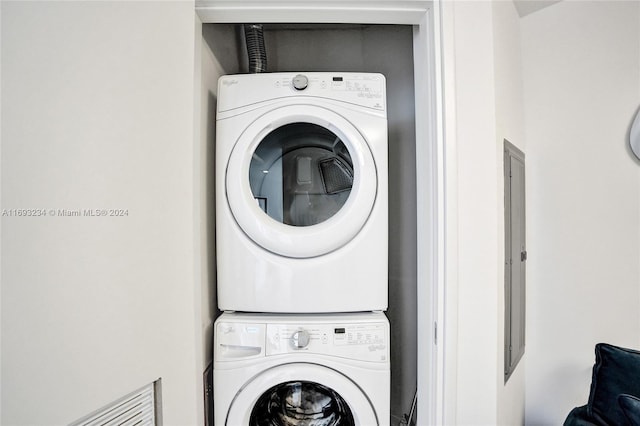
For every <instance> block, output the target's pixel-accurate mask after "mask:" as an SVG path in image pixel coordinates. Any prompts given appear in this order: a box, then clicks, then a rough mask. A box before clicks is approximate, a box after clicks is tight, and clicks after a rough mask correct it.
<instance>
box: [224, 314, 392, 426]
mask: <svg viewBox="0 0 640 426" xmlns="http://www.w3.org/2000/svg"><path fill="white" fill-rule="evenodd" d="M213 356H214V359H213V400H214V418H215V425H216V426H223V425H225V426H236V425H245V426H247V425H248V426H267V425H269V426H272V425H305V426H320V425H322V426H338V425H340V426H355V425H362V426H375V425H389V423H390V361H389V322H388V320H387V318H386V317H385V316H384V314H382V313H380V312H377V313H376V312H368V313H352V314H334V315H317V314H316V315H309V314H308V315H303V316H299V315H295V316H291V315H287V316H284V315H275V314H247V313H243V314H239V313H224V314H222V315H221V316H220V317H219V318H218V320H217V321H216V323H215V328H214V355H213Z"/></svg>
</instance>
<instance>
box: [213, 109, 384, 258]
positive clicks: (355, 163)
mask: <svg viewBox="0 0 640 426" xmlns="http://www.w3.org/2000/svg"><path fill="white" fill-rule="evenodd" d="M225 185H226V191H227V200H228V201H229V207H230V208H231V212H232V213H233V216H234V218H235V220H236V222H237V223H238V225H240V227H241V228H242V230H243V231H244V232H245V233H246V234H247V236H249V238H251V239H252V240H253V241H254V242H255V243H256V244H258V245H260V246H261V247H263V248H265V249H267V250H269V251H271V252H273V253H276V254H279V255H282V256H287V257H294V258H307V257H314V256H320V255H323V254H326V253H329V252H331V251H334V250H336V249H338V248H340V247H342V246H343V245H345V244H346V243H347V242H349V241H350V240H351V239H352V238H353V237H355V236H356V234H357V233H358V232H360V230H361V229H362V227H363V226H364V224H365V223H366V221H367V219H368V218H369V215H370V213H371V210H372V208H373V204H374V202H375V198H376V192H377V172H376V166H375V162H374V159H373V156H372V154H371V151H370V149H369V146H368V145H367V143H366V141H365V140H364V138H363V137H362V135H361V134H360V132H358V130H357V129H356V128H355V127H354V126H353V125H352V124H351V123H350V122H349V121H347V120H346V119H345V118H344V117H342V116H340V115H338V114H337V113H335V112H333V111H330V110H328V109H325V108H321V107H317V106H310V105H290V106H287V107H282V108H278V109H275V110H272V111H270V112H268V113H266V114H264V115H262V116H261V117H259V118H258V119H257V120H256V121H254V122H253V123H251V125H249V127H247V129H246V130H245V131H244V132H243V133H242V134H241V135H240V137H239V138H238V141H237V142H236V144H235V145H234V148H233V150H232V152H231V156H230V158H229V163H228V165H227V171H226V182H225Z"/></svg>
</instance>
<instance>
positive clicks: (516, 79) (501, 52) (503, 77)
mask: <svg viewBox="0 0 640 426" xmlns="http://www.w3.org/2000/svg"><path fill="white" fill-rule="evenodd" d="M520 38H521V37H520V17H519V16H518V13H517V11H516V8H515V6H514V4H513V2H511V1H494V2H493V53H494V56H493V59H494V71H495V74H494V75H495V93H496V145H495V151H494V152H495V155H496V163H497V165H498V168H499V170H497V173H498V176H497V182H496V185H497V191H498V199H497V205H496V209H497V215H498V235H497V237H498V251H497V254H498V258H497V259H496V267H497V268H498V283H497V284H498V308H497V309H498V312H497V313H498V341H497V344H498V352H497V363H498V364H497V369H498V373H499V374H498V377H497V381H498V384H497V388H498V397H497V398H498V420H497V424H500V425H519V424H523V423H524V407H525V369H526V368H527V367H526V359H527V350H526V349H525V355H524V357H523V358H522V359H521V360H520V362H519V364H518V366H517V367H516V369H515V370H514V371H513V373H512V374H511V376H510V377H509V381H508V382H507V383H506V384H505V383H504V375H503V372H504V349H503V348H504V343H503V342H504V326H503V324H504V317H505V292H504V256H505V253H504V226H505V225H504V213H503V212H504V174H503V170H504V164H503V162H504V159H503V149H504V140H505V139H507V140H508V141H509V142H511V143H512V144H514V145H515V146H517V147H518V148H520V150H522V151H523V152H524V153H525V157H526V155H527V153H526V151H527V150H526V141H525V135H524V101H523V85H522V57H521V52H520V49H521V46H520Z"/></svg>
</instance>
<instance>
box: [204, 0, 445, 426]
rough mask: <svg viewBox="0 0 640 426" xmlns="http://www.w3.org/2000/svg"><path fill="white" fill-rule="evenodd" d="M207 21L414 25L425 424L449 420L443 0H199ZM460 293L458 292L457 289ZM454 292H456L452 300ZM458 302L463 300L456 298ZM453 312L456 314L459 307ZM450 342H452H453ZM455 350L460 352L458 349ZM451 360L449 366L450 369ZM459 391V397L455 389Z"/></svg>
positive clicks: (421, 386)
mask: <svg viewBox="0 0 640 426" xmlns="http://www.w3.org/2000/svg"><path fill="white" fill-rule="evenodd" d="M196 12H197V14H198V17H199V18H200V20H201V21H202V23H205V24H206V23H242V22H259V23H351V24H354V23H357V24H396V25H412V26H413V28H414V31H413V49H414V76H415V78H414V80H415V112H416V162H417V168H416V180H417V182H416V188H417V189H416V190H417V194H416V196H417V220H418V223H417V243H418V247H417V257H418V271H417V285H418V289H417V295H418V301H417V307H418V354H417V355H418V377H417V383H418V402H417V411H418V413H420V424H421V425H427V424H433V425H438V424H444V423H445V421H446V419H445V417H448V416H446V415H445V413H447V412H450V407H451V404H455V401H452V400H451V399H448V400H447V401H446V406H445V389H446V390H447V393H448V394H449V395H450V396H453V397H454V395H452V394H451V390H452V389H455V383H448V382H450V381H451V380H446V381H447V383H446V385H447V387H446V388H445V377H447V378H448V377H450V376H451V375H450V374H447V375H445V354H446V355H447V357H448V358H449V359H455V358H454V356H455V353H454V352H455V342H454V340H455V339H445V337H446V336H448V335H452V336H453V335H454V334H455V333H453V334H452V333H451V332H453V331H455V330H454V329H455V324H451V325H452V326H453V328H452V330H451V331H449V330H448V328H449V327H448V325H449V324H448V322H445V300H447V299H446V298H445V278H446V277H445V250H448V249H450V248H447V247H446V246H445V229H447V228H445V226H446V225H447V224H446V223H445V213H446V212H445V201H446V200H445V186H444V185H445V182H444V181H445V179H444V176H445V167H444V165H445V155H444V152H445V144H444V119H445V117H444V113H443V79H444V77H443V74H442V67H443V63H442V53H441V49H442V46H441V44H442V40H441V31H442V24H441V20H442V18H441V13H442V12H441V5H440V1H438V0H435V1H426V0H387V1H380V0H378V1H375V0H374V1H365V0H315V1H306V2H300V1H299V0H279V1H275V0H274V1H271V0H269V1H267V0H250V1H245V0H243V1H239V0H196ZM452 296H453V295H452ZM452 301H453V300H449V305H452V303H451V302H452ZM452 306H455V304H453V305H452ZM446 318H451V312H449V313H447V316H446ZM445 346H446V347H447V349H449V350H445ZM452 356H453V357H452ZM450 368H451V366H449V367H447V371H449V369H450ZM454 398H455V397H454Z"/></svg>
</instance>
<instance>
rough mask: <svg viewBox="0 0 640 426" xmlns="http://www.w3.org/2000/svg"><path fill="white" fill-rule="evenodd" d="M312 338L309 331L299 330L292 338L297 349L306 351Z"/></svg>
mask: <svg viewBox="0 0 640 426" xmlns="http://www.w3.org/2000/svg"><path fill="white" fill-rule="evenodd" d="M310 338H311V337H310V336H309V332H308V331H305V330H298V331H296V332H295V333H293V335H292V336H291V343H292V344H293V347H294V348H296V349H304V348H306V347H307V346H308V345H309V340H310Z"/></svg>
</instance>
